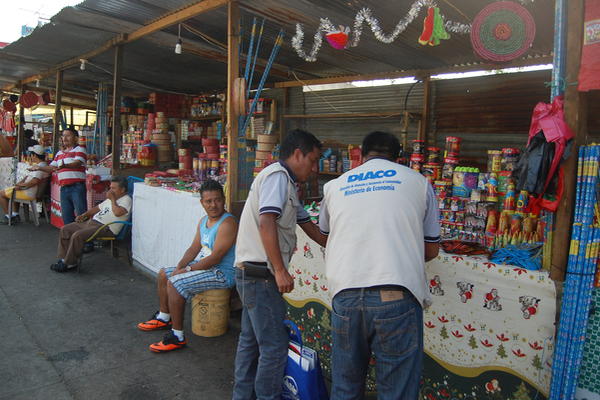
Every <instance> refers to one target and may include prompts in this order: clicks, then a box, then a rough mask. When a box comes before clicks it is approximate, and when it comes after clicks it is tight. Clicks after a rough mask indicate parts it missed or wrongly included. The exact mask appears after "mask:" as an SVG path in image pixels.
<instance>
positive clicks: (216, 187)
mask: <svg viewBox="0 0 600 400" xmlns="http://www.w3.org/2000/svg"><path fill="white" fill-rule="evenodd" d="M211 191H215V192H220V193H221V196H223V197H225V193H224V192H223V186H222V185H221V184H220V183H219V182H217V181H215V180H214V179H209V180H207V181H205V182H204V183H203V184H202V185H201V186H200V197H202V194H203V193H204V192H211Z"/></svg>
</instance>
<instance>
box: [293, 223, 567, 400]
mask: <svg viewBox="0 0 600 400" xmlns="http://www.w3.org/2000/svg"><path fill="white" fill-rule="evenodd" d="M296 233H297V236H298V242H297V251H296V252H295V254H294V255H293V257H292V260H291V262H290V268H289V271H290V273H291V275H292V278H293V279H294V290H293V291H292V292H291V293H288V294H286V295H284V297H285V300H286V301H287V304H288V313H289V315H290V317H291V319H292V320H294V321H295V322H296V323H297V324H298V326H300V327H301V330H302V336H303V340H304V343H306V344H307V346H310V347H312V348H314V349H317V350H318V351H319V356H320V359H321V362H322V366H323V370H324V372H325V374H326V375H330V374H331V348H332V342H331V325H330V315H331V299H330V294H329V292H328V290H329V288H328V284H327V278H326V276H325V261H324V260H325V255H326V250H325V249H323V248H321V247H320V246H318V245H317V244H316V243H314V242H313V241H311V240H310V239H309V238H308V236H307V235H306V234H305V233H304V231H303V230H302V229H301V228H299V227H298V229H297V232H296ZM426 275H427V284H428V286H429V294H430V296H431V300H432V304H431V306H430V307H429V308H427V309H426V310H425V311H424V327H423V330H424V339H425V367H424V375H423V383H422V388H421V390H422V393H424V394H425V397H424V398H426V399H430V398H462V399H471V400H474V399H483V398H488V397H489V393H490V391H489V390H488V389H490V390H492V391H493V390H496V391H498V392H499V390H501V391H502V393H503V394H507V395H509V396H510V395H512V394H513V393H515V392H517V391H518V390H521V391H523V390H527V391H528V392H529V393H532V394H533V393H536V392H538V393H539V395H538V397H537V398H538V399H543V398H545V397H546V396H548V392H549V388H550V376H551V360H552V354H553V349H554V321H555V312H556V292H555V286H554V283H553V282H552V280H551V279H550V278H549V275H548V273H547V272H546V271H528V270H525V269H523V268H519V267H517V266H512V265H500V264H495V263H492V262H489V261H488V260H487V259H486V258H485V257H481V256H458V255H451V254H446V253H440V255H439V256H438V257H437V258H436V259H434V260H432V261H430V262H428V263H427V264H426ZM375 363H376V360H371V364H372V365H373V364H375ZM373 378H374V368H370V371H369V383H368V389H369V390H374V379H373ZM523 388H524V389H523ZM441 391H443V393H441ZM428 393H429V394H431V396H432V397H428V396H427V394H428ZM440 393H441V394H440ZM494 398H495V397H494ZM514 398H516V397H514ZM532 398H533V397H532Z"/></svg>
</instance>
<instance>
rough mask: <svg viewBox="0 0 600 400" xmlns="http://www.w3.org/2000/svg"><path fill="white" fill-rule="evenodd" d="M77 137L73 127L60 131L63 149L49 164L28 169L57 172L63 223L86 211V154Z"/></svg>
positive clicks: (69, 221) (67, 222)
mask: <svg viewBox="0 0 600 400" xmlns="http://www.w3.org/2000/svg"><path fill="white" fill-rule="evenodd" d="M78 137H79V133H78V132H77V131H76V130H75V129H74V128H68V129H65V130H64V131H63V133H62V141H63V150H60V151H59V152H58V153H56V155H55V156H54V160H53V161H52V162H51V163H50V165H49V166H47V167H32V168H31V169H30V170H32V171H35V170H36V169H39V170H42V171H44V172H48V173H52V172H57V173H58V184H59V185H60V208H61V211H62V218H63V222H64V224H65V225H67V224H70V223H71V222H73V221H75V217H76V216H78V215H81V214H83V213H84V212H86V211H87V199H86V189H85V165H86V162H87V154H86V152H85V148H84V147H81V146H79V145H78V144H77V138H78Z"/></svg>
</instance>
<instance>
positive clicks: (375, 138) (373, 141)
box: [362, 131, 400, 161]
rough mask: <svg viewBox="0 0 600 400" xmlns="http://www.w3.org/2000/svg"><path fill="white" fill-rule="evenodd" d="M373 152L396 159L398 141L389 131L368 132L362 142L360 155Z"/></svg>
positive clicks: (398, 151) (398, 149)
mask: <svg viewBox="0 0 600 400" xmlns="http://www.w3.org/2000/svg"><path fill="white" fill-rule="evenodd" d="M371 152H374V153H378V154H379V155H382V156H384V157H387V158H388V159H390V160H391V161H396V158H398V154H399V153H400V141H399V140H398V138H397V137H396V136H394V135H392V134H391V133H387V132H380V131H374V132H371V133H369V134H368V135H367V136H366V137H365V138H364V139H363V142H362V155H363V157H365V156H366V155H367V154H369V153H371Z"/></svg>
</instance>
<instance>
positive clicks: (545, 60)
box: [275, 56, 552, 88]
mask: <svg viewBox="0 0 600 400" xmlns="http://www.w3.org/2000/svg"><path fill="white" fill-rule="evenodd" d="M551 63H552V56H540V57H532V58H528V59H525V60H519V61H515V62H513V63H511V64H510V65H496V64H472V65H464V66H457V67H450V68H434V69H413V70H406V71H395V72H379V73H374V74H363V75H346V76H334V77H330V78H319V79H307V80H302V81H299V80H294V81H288V82H277V83H275V87H276V88H286V87H298V86H305V85H325V84H330V83H347V82H354V81H366V80H374V79H397V78H406V77H410V76H414V77H425V76H431V75H439V74H445V73H458V72H471V71H491V70H496V69H503V68H514V67H525V66H529V65H539V64H551Z"/></svg>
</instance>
